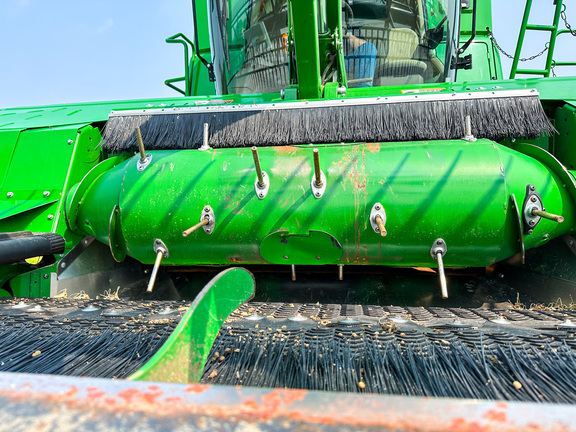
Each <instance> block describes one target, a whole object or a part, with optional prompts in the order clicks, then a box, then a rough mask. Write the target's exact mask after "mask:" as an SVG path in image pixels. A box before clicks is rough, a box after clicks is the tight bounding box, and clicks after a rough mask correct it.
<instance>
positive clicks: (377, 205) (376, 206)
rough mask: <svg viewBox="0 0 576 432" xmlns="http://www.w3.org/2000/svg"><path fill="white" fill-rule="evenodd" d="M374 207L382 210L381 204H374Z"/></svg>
mask: <svg viewBox="0 0 576 432" xmlns="http://www.w3.org/2000/svg"><path fill="white" fill-rule="evenodd" d="M374 208H375V209H376V210H380V209H381V208H382V207H381V206H380V204H376V205H375V206H374Z"/></svg>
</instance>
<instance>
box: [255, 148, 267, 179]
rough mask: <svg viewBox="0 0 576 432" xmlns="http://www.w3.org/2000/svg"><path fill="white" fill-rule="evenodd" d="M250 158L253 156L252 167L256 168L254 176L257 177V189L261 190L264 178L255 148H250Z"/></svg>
mask: <svg viewBox="0 0 576 432" xmlns="http://www.w3.org/2000/svg"><path fill="white" fill-rule="evenodd" d="M252 156H254V166H255V167H256V175H257V176H258V187H259V188H260V189H263V188H264V186H265V184H264V177H263V176H262V168H261V167H260V158H259V157H258V149H257V148H256V147H252Z"/></svg>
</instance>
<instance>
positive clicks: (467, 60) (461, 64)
mask: <svg viewBox="0 0 576 432" xmlns="http://www.w3.org/2000/svg"><path fill="white" fill-rule="evenodd" d="M451 67H452V69H472V54H468V55H467V56H464V57H454V58H452V65H451Z"/></svg>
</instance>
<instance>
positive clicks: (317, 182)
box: [313, 149, 322, 188]
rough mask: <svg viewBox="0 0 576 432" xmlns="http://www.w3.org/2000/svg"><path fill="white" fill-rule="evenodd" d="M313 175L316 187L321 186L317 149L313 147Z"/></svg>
mask: <svg viewBox="0 0 576 432" xmlns="http://www.w3.org/2000/svg"><path fill="white" fill-rule="evenodd" d="M313 152H314V176H315V179H316V180H315V181H314V184H315V186H316V187H318V188H319V187H321V186H322V174H321V171H320V156H319V154H318V149H314V150H313Z"/></svg>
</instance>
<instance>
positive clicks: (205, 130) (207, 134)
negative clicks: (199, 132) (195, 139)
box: [202, 123, 209, 148]
mask: <svg viewBox="0 0 576 432" xmlns="http://www.w3.org/2000/svg"><path fill="white" fill-rule="evenodd" d="M208 137H209V133H208V123H204V135H203V137H202V147H204V148H208Z"/></svg>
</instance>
